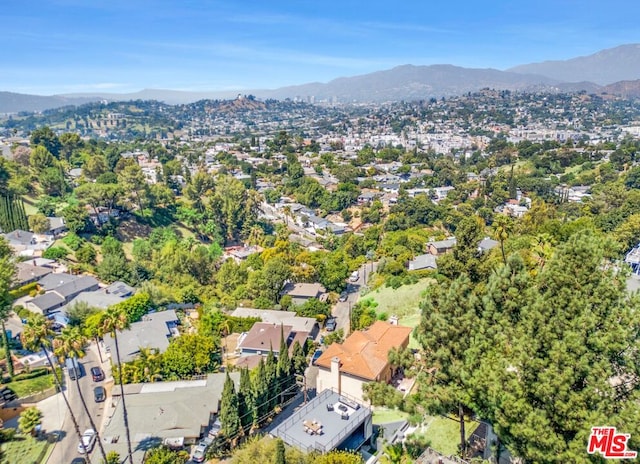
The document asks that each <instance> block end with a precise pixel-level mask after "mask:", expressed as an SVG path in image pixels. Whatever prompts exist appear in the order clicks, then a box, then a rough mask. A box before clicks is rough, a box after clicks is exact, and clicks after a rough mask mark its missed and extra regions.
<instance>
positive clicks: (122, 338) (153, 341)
mask: <svg viewBox="0 0 640 464" xmlns="http://www.w3.org/2000/svg"><path fill="white" fill-rule="evenodd" d="M178 323H179V320H178V315H177V314H176V312H175V311H173V310H171V309H169V310H166V311H159V312H156V313H150V314H147V315H145V316H143V317H142V320H141V321H138V322H134V323H132V324H131V325H130V327H129V328H128V329H127V330H124V331H120V330H119V331H118V333H117V335H118V347H119V349H120V361H121V362H123V363H125V362H130V361H133V360H134V359H136V358H137V357H138V354H139V353H140V348H154V349H156V350H158V351H159V352H160V353H164V352H165V351H166V350H167V348H168V347H169V340H170V339H171V338H172V337H175V336H178V335H179V333H178V328H177V327H178ZM104 343H105V345H106V347H107V351H109V352H110V353H112V355H114V354H115V352H116V348H115V342H114V340H113V337H112V336H111V335H110V334H107V335H105V336H104Z"/></svg>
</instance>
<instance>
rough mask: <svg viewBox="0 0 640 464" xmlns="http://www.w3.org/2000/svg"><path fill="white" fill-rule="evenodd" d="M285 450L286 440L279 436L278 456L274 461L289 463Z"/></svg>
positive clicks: (281, 463)
mask: <svg viewBox="0 0 640 464" xmlns="http://www.w3.org/2000/svg"><path fill="white" fill-rule="evenodd" d="M285 451H286V450H285V447H284V442H283V441H282V439H280V438H278V439H277V440H276V458H275V460H274V461H273V462H274V463H275V464H287V458H286V455H285Z"/></svg>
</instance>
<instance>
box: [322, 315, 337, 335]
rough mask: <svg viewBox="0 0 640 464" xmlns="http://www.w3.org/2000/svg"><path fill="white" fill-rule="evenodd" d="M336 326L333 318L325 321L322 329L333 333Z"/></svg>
mask: <svg viewBox="0 0 640 464" xmlns="http://www.w3.org/2000/svg"><path fill="white" fill-rule="evenodd" d="M336 325H337V322H336V320H335V319H334V318H330V319H327V322H326V324H325V325H324V328H325V329H327V332H333V331H334V330H336Z"/></svg>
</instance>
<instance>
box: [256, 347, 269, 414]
mask: <svg viewBox="0 0 640 464" xmlns="http://www.w3.org/2000/svg"><path fill="white" fill-rule="evenodd" d="M253 397H254V408H253V409H254V414H253V424H254V425H255V426H257V425H259V423H260V422H261V421H262V420H263V419H264V416H265V415H266V414H267V412H268V411H269V382H268V379H267V369H266V367H265V364H264V361H263V360H262V359H260V363H259V364H258V368H257V370H256V376H255V382H254V384H253Z"/></svg>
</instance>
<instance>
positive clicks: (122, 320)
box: [102, 306, 133, 464]
mask: <svg viewBox="0 0 640 464" xmlns="http://www.w3.org/2000/svg"><path fill="white" fill-rule="evenodd" d="M128 328H129V320H128V319H127V316H126V314H124V313H123V312H122V311H120V310H119V309H117V308H116V307H114V306H112V307H110V308H109V309H107V311H106V313H105V317H104V319H103V320H102V333H103V335H104V334H106V333H108V334H111V336H112V337H113V342H114V344H115V346H116V362H117V363H118V364H117V366H118V371H120V372H119V374H120V375H118V383H119V384H120V401H122V418H123V420H124V429H125V431H126V434H127V450H128V452H129V454H128V459H129V462H130V464H133V451H132V450H131V432H130V431H129V416H128V415H127V405H126V402H125V398H124V386H123V384H122V372H121V366H122V363H121V362H120V347H119V346H118V330H124V329H128Z"/></svg>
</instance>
